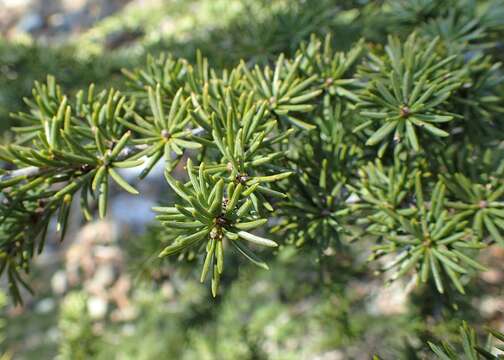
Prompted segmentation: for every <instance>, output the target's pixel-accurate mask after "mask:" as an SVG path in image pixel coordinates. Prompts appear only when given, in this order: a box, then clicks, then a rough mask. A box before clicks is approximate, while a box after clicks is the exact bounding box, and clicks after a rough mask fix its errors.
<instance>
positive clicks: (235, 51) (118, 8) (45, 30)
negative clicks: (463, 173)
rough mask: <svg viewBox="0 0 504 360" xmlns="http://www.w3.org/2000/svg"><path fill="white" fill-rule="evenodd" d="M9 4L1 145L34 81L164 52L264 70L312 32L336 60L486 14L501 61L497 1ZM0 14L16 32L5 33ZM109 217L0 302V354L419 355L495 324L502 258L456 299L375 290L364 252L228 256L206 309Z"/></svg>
mask: <svg viewBox="0 0 504 360" xmlns="http://www.w3.org/2000/svg"><path fill="white" fill-rule="evenodd" d="M13 3H14V4H15V3H16V2H15V1H10V2H9V1H0V26H3V27H2V28H0V33H1V34H3V35H1V36H0V119H1V123H0V124H1V125H0V126H1V131H2V136H3V137H4V139H5V140H4V141H8V139H9V133H8V131H6V129H7V128H8V127H9V126H10V125H11V124H12V122H13V120H11V118H10V117H9V115H8V114H9V113H12V112H16V111H18V110H19V109H20V108H22V106H23V102H22V98H23V97H25V96H29V95H30V92H31V88H32V85H33V82H34V81H35V80H43V79H44V78H45V77H46V75H47V74H54V75H56V76H57V79H58V82H59V83H60V84H61V85H62V86H63V87H64V88H65V89H66V90H67V91H68V92H70V93H71V92H75V91H76V90H77V89H80V88H82V87H85V86H87V84H89V83H90V82H94V83H96V84H97V86H98V87H105V86H107V87H108V86H117V87H120V86H121V82H120V81H119V80H121V79H123V77H122V74H121V69H122V68H132V67H134V66H136V65H138V64H142V63H144V62H145V58H146V56H147V54H151V55H153V56H156V55H157V54H159V53H161V52H162V51H168V52H170V53H172V54H174V55H175V56H181V57H186V58H188V59H189V60H191V61H192V60H193V59H194V58H195V52H196V49H200V50H201V51H202V53H203V54H204V55H205V56H206V57H208V58H209V61H210V62H211V63H212V65H213V66H215V67H217V68H225V67H227V66H230V65H234V64H237V63H238V62H239V60H240V59H242V58H243V59H246V60H247V61H250V62H251V63H269V62H270V61H271V60H272V59H273V58H274V57H275V56H277V55H278V54H280V53H282V52H284V53H286V55H290V54H292V52H293V51H294V50H295V49H296V48H297V47H298V46H299V44H300V42H301V41H304V40H307V39H308V38H309V36H310V34H312V33H317V34H326V33H328V32H332V33H333V39H334V41H335V44H334V45H335V46H336V49H338V50H343V49H348V48H349V47H350V45H351V44H352V43H354V42H355V41H357V40H358V39H359V38H361V37H365V38H366V39H368V40H372V41H375V42H377V43H380V42H383V41H384V40H385V38H386V34H387V33H390V32H392V33H396V34H399V35H407V34H409V33H410V32H411V31H413V30H414V29H419V30H418V31H431V32H432V31H435V32H436V31H437V32H439V33H440V35H442V36H447V37H449V36H454V35H457V36H462V35H464V34H463V33H461V31H463V30H467V29H469V28H470V26H469V27H468V26H464V25H467V20H466V19H467V18H471V19H472V18H474V16H475V14H476V15H477V14H485V16H479V17H477V19H478V21H479V22H480V23H481V24H484V25H485V30H486V31H487V32H488V33H489V36H488V38H489V39H491V40H493V43H492V44H491V45H490V51H491V52H492V53H493V54H494V55H495V56H496V57H498V58H502V57H503V54H504V52H503V51H502V44H501V43H500V41H499V39H502V35H504V2H503V1H481V2H475V1H470V0H467V1H452V0H447V1H435V0H415V1H401V0H391V1H366V0H347V1H344V0H340V1H338V0H317V1H311V0H170V1H168V0H166V1H161V0H159V1H157V0H153V1H140V0H133V1H114V2H110V3H114V4H116V5H115V7H113V8H112V9H110V10H109V11H105V12H103V14H101V15H99V16H98V15H96V13H97V12H96V11H97V10H96V9H100V6H102V7H103V4H102V3H103V2H100V1H97V0H89V1H78V2H77V3H79V4H80V5H81V8H79V7H78V5H75V4H74V5H73V7H71V8H70V10H68V8H67V7H65V4H66V2H65V1H61V2H60V1H53V2H51V1H40V2H36V1H35V4H36V5H38V7H33V4H31V3H30V2H28V1H21V2H20V3H21V4H22V5H23V4H24V6H25V7H22V6H21V5H20V6H21V7H22V9H23V10H20V11H19V12H18V13H16V12H13V11H14V10H12V9H13V8H14V9H15V6H13V5H12V4H13ZM45 3H49V4H51V5H53V6H52V7H51V9H52V10H50V11H49V10H48V12H47V13H44V12H43V11H42V10H40V11H39V12H38V13H37V10H33V9H39V8H40V9H44V6H43V5H44V4H45ZM104 3H105V5H106V3H107V2H106V1H105V2H104ZM476 3H478V5H476ZM9 4H10V5H9ZM2 7H4V9H5V10H8V11H6V12H5V13H6V14H8V15H12V14H16V15H17V19H18V21H17V22H13V21H10V22H6V21H4V22H3V23H2ZM82 9H91V10H93V9H95V10H96V11H94V12H93V11H90V12H89V13H91V14H93V16H89V19H87V20H85V21H84V20H82V21H81V22H82V24H84V25H81V26H79V27H78V28H74V27H72V24H73V22H72V21H73V20H72V19H74V18H72V17H71V16H74V17H75V16H76V15H75V14H80V16H83V17H84V16H86V14H88V12H86V11H87V10H86V11H84V10H82ZM488 9H491V11H488ZM79 11H81V12H79ZM98 13H99V12H98ZM37 16H38V17H37ZM451 17H453V18H451ZM4 20H5V19H4ZM29 20H31V23H30V21H29ZM36 20H38V21H36ZM470 39H471V38H470V36H469V37H468V38H467V39H463V40H462V41H470ZM154 181H155V180H153V183H154V184H155V182H154ZM164 190H165V188H163V187H162V188H161V189H159V184H158V192H156V191H155V190H152V194H151V195H152V196H151V201H153V202H158V201H159V200H160V199H163V197H166V196H165V195H162V194H160V193H161V192H164ZM164 200H166V199H164ZM128 201H130V202H128ZM114 202H115V204H116V208H120V207H124V206H125V205H127V206H126V208H128V207H131V206H138V208H137V209H139V210H138V213H137V214H136V215H138V214H139V213H140V212H144V213H147V215H145V214H144V215H143V217H147V218H148V217H149V216H151V215H152V214H150V215H149V214H148V210H145V211H144V210H142V209H145V208H146V209H148V208H149V207H150V204H149V205H148V206H145V204H143V205H141V204H136V203H132V202H131V200H129V199H128V198H126V199H124V198H117V199H115V200H114ZM113 207H114V205H113ZM114 214H115V217H114ZM118 214H119V212H118V211H116V212H115V213H114V212H113V214H112V216H111V217H110V219H109V220H108V221H107V222H104V223H92V224H90V225H87V226H86V227H85V228H83V229H78V228H76V229H73V232H74V235H73V236H69V239H68V240H69V241H67V242H66V243H65V244H64V246H59V245H58V244H55V242H54V246H53V250H52V251H49V252H48V254H47V255H44V256H42V257H41V259H39V263H38V267H39V268H40V269H41V270H40V271H38V272H36V273H38V274H39V275H38V278H36V279H34V280H33V281H32V283H33V284H35V287H36V288H35V291H36V297H34V298H33V299H31V300H29V301H27V304H26V305H25V307H24V308H19V307H17V308H13V307H11V306H8V305H7V304H6V301H5V297H4V296H3V295H2V296H1V297H0V306H1V307H2V310H0V311H1V318H0V356H1V355H2V354H4V355H3V356H4V357H5V358H6V359H8V358H10V357H11V356H13V358H16V359H50V358H54V357H58V358H60V359H90V358H92V359H94V358H96V359H102V358H103V359H105V358H106V359H111V358H112V359H160V358H161V359H327V360H333V359H334V360H337V359H370V358H371V357H372V354H380V357H381V358H383V359H426V358H427V359H428V358H431V357H432V353H431V352H430V351H429V348H428V346H427V345H426V343H427V341H436V340H437V339H444V340H448V341H451V340H454V339H456V338H457V331H458V327H459V325H460V323H461V320H462V319H465V320H467V321H468V322H469V323H470V324H471V325H473V326H476V328H477V329H478V330H481V329H482V327H483V325H491V326H494V327H497V328H499V327H501V330H502V326H504V325H503V324H504V322H503V321H504V320H503V318H504V314H503V309H504V304H503V302H504V300H503V295H504V294H503V289H502V280H504V274H503V270H502V260H503V259H504V254H503V252H502V250H501V249H493V252H490V251H488V252H487V253H486V254H485V256H486V257H487V258H488V259H487V260H488V261H487V262H486V263H489V264H494V266H491V270H490V271H489V272H487V273H483V275H482V277H481V278H479V279H476V280H475V281H474V282H473V283H471V284H469V285H468V287H467V292H468V294H469V296H467V297H460V296H459V295H456V294H448V297H443V298H441V297H439V296H438V295H436V292H434V291H428V289H419V290H415V291H414V292H411V290H410V289H409V287H408V284H405V283H400V282H398V283H395V284H394V285H392V286H390V287H388V288H383V286H382V281H381V280H379V279H375V277H374V276H373V269H369V268H368V265H367V264H366V256H367V255H368V254H367V253H366V252H365V251H363V249H365V248H366V242H365V241H361V242H359V243H358V244H356V245H355V246H352V247H351V248H350V249H349V250H347V251H345V252H335V253H331V254H326V255H328V256H325V257H323V259H324V260H323V261H321V262H318V263H313V261H312V260H311V258H303V256H300V255H297V256H296V252H297V251H298V250H297V249H296V248H295V247H294V246H292V247H285V248H283V249H282V250H281V251H280V253H279V254H278V256H275V257H273V256H271V258H269V259H267V260H268V263H269V264H271V265H270V267H271V269H272V270H271V271H269V272H266V271H264V270H261V269H257V268H256V267H254V266H253V265H248V264H246V263H240V264H239V266H238V260H237V259H234V258H230V259H229V260H227V261H230V262H236V266H231V267H230V268H232V269H237V270H235V273H230V274H228V273H226V274H225V277H224V278H223V279H222V280H221V281H222V285H221V286H223V287H224V288H225V289H224V291H222V295H221V296H219V297H218V298H217V299H215V300H214V299H210V297H209V296H208V293H207V291H206V289H205V288H204V287H203V286H201V285H200V284H199V283H197V282H196V281H195V280H194V279H195V278H197V276H193V275H191V274H190V272H191V271H192V270H191V269H193V268H194V267H193V266H187V267H184V266H180V265H177V270H176V271H175V266H173V265H172V263H171V261H172V260H164V261H163V262H161V261H160V260H158V259H157V258H156V257H155V255H153V254H156V253H157V252H158V250H159V249H158V248H157V247H158V246H159V241H157V240H156V237H157V236H159V229H157V228H151V227H149V228H147V231H145V232H144V231H143V229H144V226H145V224H144V223H142V224H140V225H139V227H135V226H132V225H131V221H130V219H128V218H126V219H125V218H124V217H123V218H121V217H120V215H118ZM130 216H132V215H130ZM151 217H152V216H151ZM118 224H119V226H118ZM117 228H119V230H118V229H117ZM140 232H144V234H143V235H137V234H138V233H140ZM72 238H74V240H73V241H72ZM42 269H43V270H42ZM48 269H49V270H48ZM238 273H239V274H238ZM238 277H239V280H236V279H237V278H238ZM235 280H236V281H235ZM482 294H485V295H482ZM0 295H1V294H0ZM447 299H448V300H447Z"/></svg>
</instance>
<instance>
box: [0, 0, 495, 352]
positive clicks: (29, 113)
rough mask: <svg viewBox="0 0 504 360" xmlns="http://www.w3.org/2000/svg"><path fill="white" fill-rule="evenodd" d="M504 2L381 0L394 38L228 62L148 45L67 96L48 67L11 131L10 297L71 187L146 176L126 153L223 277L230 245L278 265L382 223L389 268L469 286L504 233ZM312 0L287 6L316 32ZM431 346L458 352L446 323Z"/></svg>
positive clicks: (447, 285) (2, 247)
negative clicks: (286, 252) (305, 8)
mask: <svg viewBox="0 0 504 360" xmlns="http://www.w3.org/2000/svg"><path fill="white" fill-rule="evenodd" d="M321 3H324V5H323V6H328V5H327V4H326V2H321ZM376 3H378V2H376ZM380 3H381V2H380ZM321 6H322V5H321ZM377 9H378V10H377ZM503 9H504V4H502V2H499V1H492V2H488V4H485V6H483V7H476V4H475V2H473V1H446V2H438V1H427V0H421V1H420V0H419V1H400V0H397V1H385V2H384V4H379V5H376V4H369V5H367V6H366V7H365V9H364V10H363V13H364V14H367V16H368V17H369V13H371V14H373V13H374V12H375V11H376V14H378V15H379V16H377V17H376V19H374V21H376V22H377V24H379V23H380V21H381V20H383V18H384V17H387V16H391V21H390V23H391V24H393V27H392V29H391V28H387V26H385V28H384V29H383V34H385V33H391V32H392V33H395V34H396V35H393V36H392V35H391V36H388V37H387V39H386V41H382V39H380V27H379V26H377V32H376V34H375V35H374V36H372V37H370V38H371V40H364V39H363V40H360V41H356V42H355V43H354V44H353V45H352V46H351V47H350V48H349V49H348V50H347V51H336V50H334V48H333V47H334V43H335V42H338V41H339V39H338V37H337V35H333V36H331V35H327V36H325V37H322V36H318V35H313V36H312V37H311V38H309V39H308V40H306V41H304V42H301V41H299V46H298V47H297V48H296V49H287V50H286V51H285V52H284V53H281V54H279V55H278V56H276V57H275V59H274V60H272V61H270V60H271V59H270V58H268V59H266V61H263V60H264V59H261V60H260V61H258V59H244V60H243V61H241V62H240V63H238V64H236V65H235V66H234V67H226V68H225V69H219V68H214V67H212V65H211V63H210V61H208V59H206V58H205V57H204V55H203V54H202V53H200V52H198V53H197V56H196V60H195V62H194V63H193V62H191V61H188V60H186V59H183V58H176V57H174V56H172V55H170V54H163V55H161V56H159V57H149V58H148V59H147V62H146V65H145V66H144V67H139V68H135V69H129V70H128V69H125V70H124V76H125V79H124V90H121V91H118V90H115V89H107V90H103V91H97V90H95V86H94V85H90V86H89V87H88V88H87V89H85V90H84V89H83V90H81V91H79V92H77V93H76V94H75V95H73V96H69V95H65V94H64V92H63V90H62V89H61V88H60V86H58V84H57V82H56V79H55V78H54V77H52V76H48V77H47V81H46V82H45V83H39V82H37V83H35V87H34V89H33V96H32V98H31V99H25V103H26V109H27V110H25V111H23V112H19V113H17V114H14V117H15V118H16V119H17V120H18V122H19V123H20V125H19V126H16V127H14V128H12V130H13V131H14V132H15V134H16V136H15V140H14V141H13V142H12V143H11V144H9V145H5V146H2V147H1V148H0V158H1V159H2V161H4V162H5V164H6V165H5V167H4V169H2V170H1V173H0V188H1V189H2V203H1V205H0V254H1V258H0V268H1V272H2V273H3V274H5V275H6V276H7V278H8V282H9V290H10V293H11V295H12V297H13V299H14V300H15V301H16V302H21V301H22V297H21V290H20V287H26V288H28V289H29V284H28V281H27V280H26V276H27V275H28V274H29V273H30V264H31V261H32V259H33V258H34V257H35V256H36V255H37V254H39V253H40V252H42V251H43V249H44V243H45V238H46V237H47V232H48V231H50V230H51V228H52V226H51V224H52V223H51V220H52V219H55V220H56V227H55V228H56V229H55V230H56V231H57V232H59V233H60V235H61V239H62V240H63V238H64V236H65V232H66V229H67V227H68V218H69V211H70V207H71V206H72V203H73V202H79V204H80V207H81V209H82V214H83V217H84V218H85V219H86V220H90V219H92V218H93V217H95V214H97V216H98V217H101V218H104V217H105V216H106V213H107V203H108V199H109V196H110V186H111V185H112V184H115V185H116V186H117V187H118V188H119V189H121V190H122V191H126V192H129V193H132V194H138V191H137V190H136V188H135V187H134V186H133V185H131V184H130V183H128V182H127V181H126V180H125V179H124V177H123V175H121V169H124V168H135V167H138V166H143V170H142V172H141V174H140V176H139V178H140V179H139V180H141V179H143V178H144V177H146V176H147V175H148V174H149V173H150V171H151V170H152V169H153V167H154V166H155V165H156V164H158V163H159V162H162V163H163V164H164V168H165V177H166V181H167V189H171V190H172V191H173V193H174V194H175V195H176V197H175V199H174V200H173V201H171V203H169V204H161V205H160V206H157V207H155V208H154V210H155V212H156V213H157V216H156V218H157V220H158V221H159V222H160V224H161V225H162V226H163V231H162V232H161V235H160V239H159V244H158V248H159V251H158V252H157V254H158V256H159V257H161V258H164V257H168V256H171V255H178V259H179V260H184V259H190V260H191V259H193V260H194V259H195V261H193V262H192V263H191V266H192V265H194V266H199V267H201V269H202V270H201V276H200V280H201V282H205V281H206V280H207V278H209V277H210V278H211V286H210V287H211V293H212V295H213V296H214V297H216V296H217V295H218V293H219V283H220V279H221V276H224V275H225V271H229V270H228V269H229V268H230V267H232V265H233V266H234V265H236V263H233V262H231V261H228V259H229V257H228V256H227V253H228V251H234V252H236V253H238V254H240V255H243V256H242V257H241V258H242V259H247V260H248V261H251V262H252V263H253V264H255V265H258V266H259V267H262V268H264V269H268V265H267V264H266V262H265V261H264V260H262V259H261V258H260V257H259V255H257V253H258V252H259V251H261V252H262V253H263V254H266V256H270V254H269V253H268V252H272V253H273V254H276V253H277V251H278V250H277V249H279V248H280V249H282V248H283V247H284V246H288V245H295V246H296V247H299V249H300V250H299V253H300V254H301V255H300V256H306V257H311V258H312V259H313V261H320V262H322V261H323V258H324V256H325V253H326V252H327V251H328V250H334V249H336V250H335V251H339V252H345V251H346V248H348V247H351V246H352V242H353V241H366V240H369V239H371V241H372V242H373V244H372V245H371V247H370V249H369V261H370V263H372V264H370V266H373V267H375V268H377V269H378V270H379V271H378V272H388V273H389V275H388V277H387V280H386V281H387V282H393V281H395V280H397V279H399V278H403V277H408V278H411V279H412V281H414V282H415V283H416V284H417V286H419V287H428V286H432V287H433V288H435V289H436V291H437V292H438V293H439V294H441V295H440V296H449V295H451V293H452V292H453V291H458V292H459V293H461V294H464V293H465V288H466V286H467V284H468V283H469V282H470V281H471V279H472V278H473V277H474V275H475V274H476V273H477V272H479V271H484V270H485V269H486V268H485V264H482V263H480V262H479V261H478V255H479V253H480V251H481V250H482V249H484V248H487V247H498V246H500V247H504V233H503V231H504V182H503V171H504V162H503V157H502V156H501V154H502V139H503V127H502V125H501V123H500V121H501V118H502V116H503V112H504V107H503V106H502V103H503V99H504V96H503V95H504V87H503V85H502V84H503V80H504V74H503V72H502V69H501V68H500V66H501V63H500V62H499V57H502V54H495V53H494V51H493V46H492V45H491V44H495V41H496V39H497V38H498V34H502V32H501V29H502V25H503V24H502V19H499V18H498V17H497V16H496V15H495V14H496V13H500V14H502V12H503V11H504V10H503ZM315 13H316V12H313V13H309V14H307V15H306V18H302V19H301V20H300V22H301V25H298V24H297V23H296V24H290V23H289V24H288V25H285V24H283V26H287V27H294V28H295V27H297V26H299V27H300V28H302V29H303V33H301V34H298V35H299V38H300V39H301V38H303V39H305V38H306V35H307V33H310V32H318V31H317V30H318V25H317V24H318V22H322V21H323V19H319V18H318V17H314V16H315ZM439 14H443V16H439ZM329 15H330V12H324V15H323V16H329ZM289 19H290V18H289ZM291 20H292V19H291ZM369 21H373V20H369ZM410 32H411V35H408V36H406V35H404V34H406V33H410ZM363 34H364V35H366V33H365V30H363ZM275 41H276V40H275ZM296 42H297V41H296ZM274 52H275V51H274V50H271V51H268V55H270V54H271V53H274ZM249 60H251V61H249ZM181 167H183V168H185V174H184V175H181V172H180V171H178V170H180V168H181ZM140 196H141V195H140ZM63 325H64V324H63ZM492 334H493V335H494V337H496V338H497V339H500V340H502V334H500V333H497V332H492ZM461 338H462V344H463V348H464V351H465V356H466V357H467V358H468V359H478V358H485V359H494V358H497V357H495V356H494V355H491V354H490V352H489V348H485V347H483V346H480V345H478V342H477V340H476V338H475V335H474V332H473V331H472V330H470V329H469V328H467V327H466V326H465V325H464V326H463V328H462V330H461ZM430 347H431V348H432V350H433V351H434V353H435V354H436V355H437V356H438V357H439V358H441V359H456V358H459V357H457V356H458V355H456V353H455V350H453V349H452V348H451V346H450V345H448V344H447V343H444V344H443V345H442V346H438V345H434V344H430Z"/></svg>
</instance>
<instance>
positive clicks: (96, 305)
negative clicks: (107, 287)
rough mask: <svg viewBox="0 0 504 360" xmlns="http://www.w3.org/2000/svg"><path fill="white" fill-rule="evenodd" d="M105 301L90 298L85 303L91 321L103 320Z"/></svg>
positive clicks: (95, 297) (105, 309)
mask: <svg viewBox="0 0 504 360" xmlns="http://www.w3.org/2000/svg"><path fill="white" fill-rule="evenodd" d="M107 307H108V304H107V301H105V299H103V298H101V297H97V296H93V297H90V298H89V300H88V302H87V308H88V312H89V315H90V316H91V318H92V319H96V320H97V319H103V318H104V317H105V315H106V314H107Z"/></svg>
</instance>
